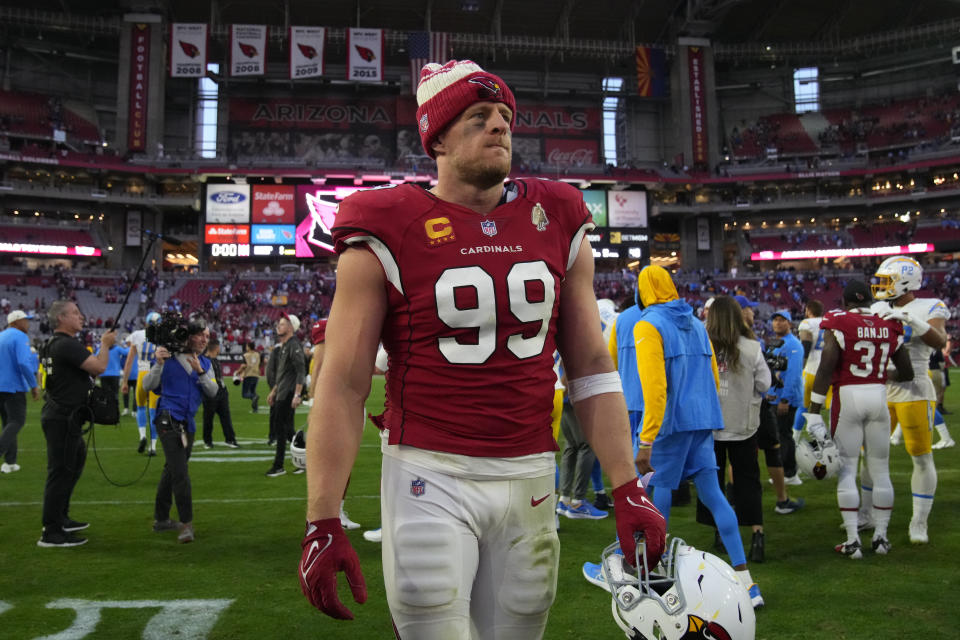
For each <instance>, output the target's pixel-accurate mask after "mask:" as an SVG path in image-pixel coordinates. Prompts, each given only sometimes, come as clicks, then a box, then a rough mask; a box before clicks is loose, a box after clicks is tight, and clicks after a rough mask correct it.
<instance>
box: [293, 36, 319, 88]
mask: <svg viewBox="0 0 960 640" xmlns="http://www.w3.org/2000/svg"><path fill="white" fill-rule="evenodd" d="M326 33H327V32H326V29H324V28H323V27H290V79H291V80H300V79H302V78H316V77H318V76H322V75H323V42H324V38H325V36H326Z"/></svg>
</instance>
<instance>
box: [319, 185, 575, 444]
mask: <svg viewBox="0 0 960 640" xmlns="http://www.w3.org/2000/svg"><path fill="white" fill-rule="evenodd" d="M511 192H512V193H511V195H515V196H516V197H514V198H513V199H510V200H509V201H508V202H506V203H505V204H501V205H499V206H498V207H497V208H496V209H494V210H493V211H492V212H490V214H488V215H482V214H479V213H477V212H475V211H473V210H471V209H468V208H466V207H462V206H459V205H456V204H452V203H450V202H445V201H443V200H440V199H438V198H436V197H434V196H433V195H432V194H431V193H429V192H427V191H425V190H423V189H422V188H420V187H417V186H413V185H399V186H396V187H384V188H380V189H372V190H369V191H360V192H357V193H355V194H353V195H351V196H349V197H348V198H346V199H345V200H344V201H343V202H342V203H340V207H339V211H338V212H337V216H336V221H335V224H334V226H333V229H332V232H333V238H334V242H335V248H336V251H337V252H338V253H341V252H343V251H344V250H346V249H347V248H348V247H349V246H362V245H366V246H367V248H368V249H369V250H370V251H372V252H373V253H374V254H375V255H376V256H377V258H378V259H379V260H380V264H381V266H382V267H383V270H384V274H385V276H386V279H387V281H388V283H389V285H388V298H389V300H388V312H387V317H386V320H385V323H384V328H383V335H382V340H383V344H384V347H385V348H386V350H387V351H388V353H389V355H390V369H389V371H388V372H387V401H386V407H387V410H386V414H385V416H384V421H385V424H386V427H387V428H388V429H389V433H390V444H406V445H411V446H415V447H419V448H421V449H429V450H433V451H443V452H448V453H457V454H462V455H470V456H490V457H515V456H522V455H528V454H533V453H542V452H545V451H554V450H556V448H557V447H556V443H555V442H554V440H553V434H552V431H551V428H550V412H551V410H552V407H553V387H554V382H555V381H556V376H555V375H554V373H553V352H554V349H555V348H556V340H555V338H556V333H557V315H558V309H559V305H560V295H561V292H562V283H563V280H564V277H565V275H566V273H567V269H569V268H570V267H571V266H572V265H573V262H574V260H575V259H576V256H577V252H578V250H579V248H580V243H581V240H582V238H583V234H584V233H585V232H586V231H588V230H590V229H591V228H593V222H592V219H591V216H590V214H589V212H588V211H587V209H586V207H585V205H584V203H583V198H582V197H581V196H580V193H579V192H578V191H577V190H576V189H574V188H573V187H570V186H569V185H566V184H563V183H557V182H549V181H544V180H529V181H527V180H521V181H517V182H514V183H512V184H511ZM508 199H509V198H508Z"/></svg>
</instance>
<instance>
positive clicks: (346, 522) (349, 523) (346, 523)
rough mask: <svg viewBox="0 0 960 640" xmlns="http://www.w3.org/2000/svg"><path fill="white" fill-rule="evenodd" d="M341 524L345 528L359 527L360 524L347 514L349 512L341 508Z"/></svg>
mask: <svg viewBox="0 0 960 640" xmlns="http://www.w3.org/2000/svg"><path fill="white" fill-rule="evenodd" d="M340 526H341V527H343V528H344V529H348V530H353V529H359V528H360V525H359V524H358V523H356V522H354V521H353V520H351V519H350V516H348V515H347V512H346V511H344V510H343V509H341V510H340Z"/></svg>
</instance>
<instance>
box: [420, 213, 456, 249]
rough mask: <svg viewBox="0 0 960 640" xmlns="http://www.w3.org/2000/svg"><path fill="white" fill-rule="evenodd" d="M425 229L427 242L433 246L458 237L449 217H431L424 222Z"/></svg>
mask: <svg viewBox="0 0 960 640" xmlns="http://www.w3.org/2000/svg"><path fill="white" fill-rule="evenodd" d="M423 229H424V231H426V233H427V242H428V244H429V245H430V246H431V247H436V246H437V245H441V244H444V243H446V242H453V241H454V240H456V239H457V236H456V235H455V234H454V233H453V225H452V224H450V219H449V218H430V219H429V220H427V221H426V222H424V223H423Z"/></svg>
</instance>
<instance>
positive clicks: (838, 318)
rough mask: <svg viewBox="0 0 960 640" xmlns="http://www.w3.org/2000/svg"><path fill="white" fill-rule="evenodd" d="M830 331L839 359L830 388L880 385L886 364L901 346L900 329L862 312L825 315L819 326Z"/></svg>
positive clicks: (889, 322)
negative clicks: (839, 349) (839, 353)
mask: <svg viewBox="0 0 960 640" xmlns="http://www.w3.org/2000/svg"><path fill="white" fill-rule="evenodd" d="M820 328H821V329H823V330H824V331H832V332H833V335H834V337H836V339H837V342H838V343H839V344H840V348H841V349H842V351H843V355H842V356H841V358H840V362H839V363H838V364H837V368H836V369H835V370H834V372H833V379H832V384H833V388H834V389H836V388H837V387H840V386H844V385H851V384H883V383H884V382H885V381H886V378H887V363H888V362H889V361H890V357H891V356H892V355H893V354H894V352H895V351H896V350H897V349H899V348H900V345H901V344H902V343H903V325H902V324H900V323H899V322H893V321H891V320H884V319H883V318H881V317H880V316H877V315H874V314H872V313H870V311H868V310H866V309H851V310H849V311H842V310H839V309H834V310H833V311H829V312H828V313H827V314H826V315H825V316H824V317H823V322H821V323H820Z"/></svg>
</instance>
